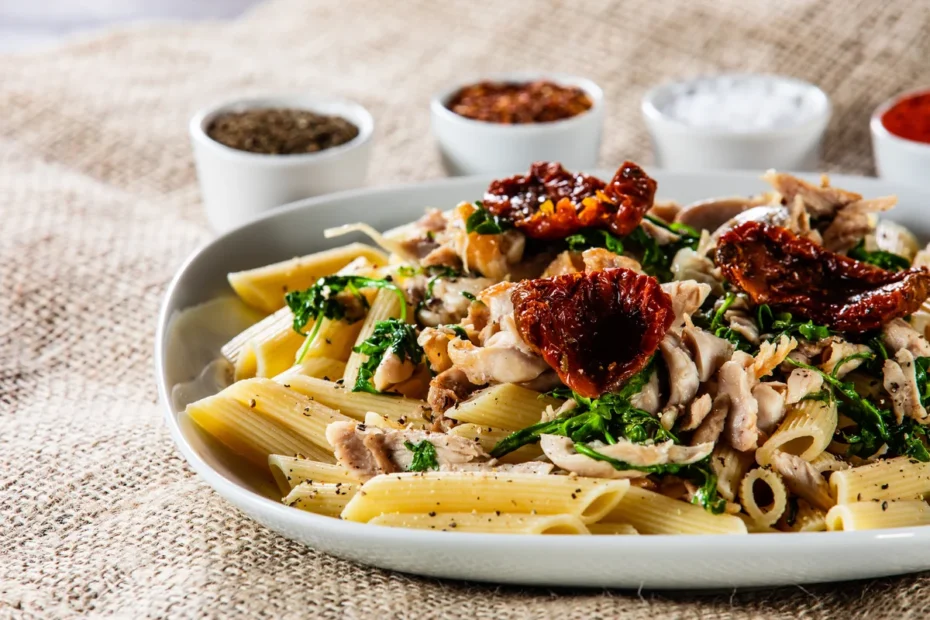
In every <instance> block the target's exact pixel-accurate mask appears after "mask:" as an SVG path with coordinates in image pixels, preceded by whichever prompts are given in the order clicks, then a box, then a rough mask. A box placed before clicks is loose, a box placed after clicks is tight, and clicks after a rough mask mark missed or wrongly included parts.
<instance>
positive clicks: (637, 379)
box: [491, 361, 678, 458]
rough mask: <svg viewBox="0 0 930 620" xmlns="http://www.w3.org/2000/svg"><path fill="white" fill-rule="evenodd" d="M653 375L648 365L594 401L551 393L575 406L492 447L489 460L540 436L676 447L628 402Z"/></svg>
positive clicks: (572, 394) (644, 413) (565, 390)
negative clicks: (651, 441)
mask: <svg viewBox="0 0 930 620" xmlns="http://www.w3.org/2000/svg"><path fill="white" fill-rule="evenodd" d="M653 371H654V363H653V362H651V361H650V363H649V364H648V365H647V366H646V367H645V368H644V369H643V370H641V371H640V372H638V373H637V374H635V375H633V376H632V377H631V378H630V379H629V381H627V382H626V384H625V385H624V386H623V388H622V389H621V390H620V391H619V392H617V393H615V394H604V395H603V396H601V397H600V398H596V399H595V398H586V397H584V396H580V395H579V394H577V393H575V392H573V391H571V390H569V389H568V388H560V389H557V390H553V391H552V392H550V395H551V396H553V397H555V398H565V399H569V398H570V399H573V400H574V401H575V402H576V403H577V405H578V406H577V407H575V408H574V409H572V410H571V411H570V412H568V413H567V414H566V415H565V416H562V417H559V418H556V419H554V420H550V421H548V422H539V423H537V424H534V425H532V426H529V427H527V428H524V429H521V430H519V431H516V432H515V433H512V434H510V435H508V436H507V437H505V438H504V439H502V440H501V441H500V442H498V444H497V445H496V446H494V449H493V450H492V451H491V456H493V457H495V458H500V457H501V456H504V455H505V454H507V453H509V452H513V451H514V450H516V449H517V448H519V447H521V446H524V445H526V444H530V443H536V442H537V441H539V437H540V436H541V435H561V436H563V437H569V438H571V439H572V440H573V441H575V442H587V441H593V440H595V439H599V440H601V441H604V442H605V443H609V444H613V443H617V439H616V438H617V437H623V438H626V439H629V440H630V441H636V442H643V441H646V440H649V439H654V440H655V441H666V440H672V441H674V442H676V443H678V438H677V437H675V435H673V434H672V433H671V432H670V431H667V430H665V428H663V427H662V425H661V424H660V423H659V419H658V418H657V417H656V416H654V415H652V414H651V413H649V412H648V411H643V410H642V409H637V408H636V407H633V405H632V404H631V403H630V399H632V397H633V396H634V395H636V394H638V393H639V392H641V391H642V389H643V387H644V386H645V385H646V383H647V382H648V381H649V377H650V376H651V375H652V373H653Z"/></svg>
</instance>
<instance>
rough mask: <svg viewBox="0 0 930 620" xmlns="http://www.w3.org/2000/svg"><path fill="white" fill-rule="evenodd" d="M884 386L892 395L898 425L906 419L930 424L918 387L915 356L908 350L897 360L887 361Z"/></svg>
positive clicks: (883, 370)
mask: <svg viewBox="0 0 930 620" xmlns="http://www.w3.org/2000/svg"><path fill="white" fill-rule="evenodd" d="M882 373H883V375H884V382H883V385H884V386H885V389H886V390H887V391H888V393H889V394H890V395H891V404H892V405H893V407H894V415H895V419H896V420H897V422H898V424H900V423H901V422H902V421H903V420H904V418H905V417H908V418H913V419H914V420H916V421H917V422H919V423H920V424H928V423H930V416H928V414H927V410H926V409H925V408H924V406H923V405H922V404H921V403H920V388H919V387H918V385H917V365H916V363H915V362H914V355H913V354H912V353H911V352H910V351H908V350H907V349H901V350H899V351H898V352H897V353H896V354H895V358H894V359H893V360H892V359H887V360H885V365H884V367H883V368H882Z"/></svg>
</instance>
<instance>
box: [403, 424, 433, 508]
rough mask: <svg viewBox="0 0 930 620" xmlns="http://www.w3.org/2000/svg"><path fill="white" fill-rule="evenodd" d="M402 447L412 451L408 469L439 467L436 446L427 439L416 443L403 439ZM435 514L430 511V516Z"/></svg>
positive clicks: (422, 469) (420, 469)
mask: <svg viewBox="0 0 930 620" xmlns="http://www.w3.org/2000/svg"><path fill="white" fill-rule="evenodd" d="M404 447H405V448H407V449H408V450H410V451H411V452H413V461H412V462H411V463H410V469H409V470H408V471H426V470H428V469H439V459H437V458H436V447H435V446H434V445H433V444H432V443H430V442H429V441H428V440H426V439H424V440H423V441H421V442H420V443H418V444H414V443H411V442H409V441H405V442H404ZM435 514H436V513H431V516H432V515H435Z"/></svg>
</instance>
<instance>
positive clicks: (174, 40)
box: [0, 0, 930, 619]
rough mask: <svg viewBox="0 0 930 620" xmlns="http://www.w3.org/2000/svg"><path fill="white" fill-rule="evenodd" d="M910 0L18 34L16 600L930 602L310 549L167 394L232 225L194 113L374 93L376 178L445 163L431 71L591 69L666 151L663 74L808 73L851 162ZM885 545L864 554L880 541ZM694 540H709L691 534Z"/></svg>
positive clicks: (405, 606)
mask: <svg viewBox="0 0 930 620" xmlns="http://www.w3.org/2000/svg"><path fill="white" fill-rule="evenodd" d="M928 32H930V5H928V3H927V2H917V1H915V0H889V1H886V2H872V1H866V0H858V1H850V0H837V1H833V2H815V1H813V0H810V1H804V0H792V1H788V2H771V1H766V0H687V1H682V2H661V3H660V2H646V1H645V0H643V1H642V2H609V1H607V0H603V1H594V0H592V1H590V2H584V3H581V2H570V1H568V0H565V1H563V2H529V1H515V2H474V1H467V0H452V1H444V2H434V1H430V0H408V1H405V2H402V3H400V2H384V1H383V0H344V1H339V2H322V1H319V2H304V1H299V0H295V1H293V2H288V1H282V2H275V3H271V4H267V5H261V6H259V7H258V8H257V9H256V10H254V11H253V12H251V13H250V14H248V15H247V16H245V17H244V18H243V19H241V20H238V21H236V22H232V23H207V24H198V25H184V24H173V25H172V24H159V25H147V26H142V27H133V28H130V29H125V30H120V31H116V32H111V33H107V34H104V35H102V36H96V35H95V36H94V37H83V38H78V39H75V40H73V41H71V42H69V43H68V44H66V45H65V46H63V47H60V48H57V49H54V50H49V51H43V52H41V53H32V54H28V55H12V56H6V57H2V58H0V118H2V119H3V120H2V122H0V618H8V617H11V618H20V617H22V618H32V617H46V618H66V617H72V616H78V615H87V616H91V617H93V616H104V615H113V616H118V617H152V618H186V617H198V616H200V617H224V618H256V617H274V618H296V617H323V618H343V617H347V618H365V617H381V618H408V617H409V618H434V617H435V618H438V617H448V618H456V617H461V618H470V619H480V618H498V617H515V618H544V617H559V618H565V619H569V618H586V619H587V618H652V617H659V616H667V617H676V618H762V617H770V618H814V617H843V618H923V617H927V616H928V615H930V578H928V577H925V576H907V577H900V578H895V579H883V580H878V581H872V582H862V583H847V584H839V585H823V586H813V587H807V588H786V589H780V590H774V591H755V592H737V593H732V592H724V593H716V594H706V593H704V594H676V595H668V594H661V595H660V594H650V593H636V592H632V593H631V592H601V591H550V590H544V589H526V588H516V587H491V586H485V585H478V584H467V583H458V582H442V581H435V580H429V579H421V578H417V577H412V576H405V575H399V574H392V573H388V572H384V571H380V570H374V569H369V568H365V567H361V566H357V565H354V564H350V563H348V562H344V561H341V560H337V559H334V558H332V557H328V556H326V555H323V554H320V553H316V552H314V551H312V550H310V549H306V548H304V547H302V546H300V545H298V544H296V543H292V542H290V541H288V540H286V539H284V538H282V537H280V536H277V535H275V534H273V533H271V532H269V531H266V530H264V529H263V528H261V527H259V526H257V525H256V524H254V523H253V522H251V521H249V520H248V519H246V518H245V517H243V516H242V515H240V514H238V513H237V511H236V510H234V509H233V508H231V507H230V506H229V505H228V504H226V502H224V501H223V500H221V499H220V498H219V497H218V496H217V495H215V494H214V493H213V492H212V491H211V490H210V489H209V488H208V487H207V486H206V484H204V483H203V482H202V481H201V480H199V479H198V478H197V477H196V476H194V475H193V474H192V473H191V472H190V470H189V469H188V468H187V467H186V465H185V463H184V462H183V460H182V458H181V457H180V455H179V454H178V452H177V451H176V450H175V448H174V446H173V444H172V441H171V439H170V437H169V436H168V433H167V431H166V429H165V426H164V424H163V423H162V413H161V410H160V409H159V407H158V406H157V404H156V402H155V398H156V395H155V386H154V381H153V373H152V348H153V336H154V329H155V316H156V312H157V308H158V304H159V300H160V298H161V295H162V293H163V291H164V289H165V285H166V283H167V282H168V280H169V278H170V277H171V275H172V273H173V272H174V270H175V269H177V267H178V266H179V265H180V263H181V261H182V260H183V258H184V257H185V256H186V255H187V254H188V253H189V252H191V251H192V250H193V249H194V248H195V247H196V246H197V245H199V244H201V243H203V242H205V241H206V240H208V239H209V238H210V233H209V231H208V229H207V227H206V223H205V219H204V216H203V214H202V212H201V207H200V204H199V195H198V189H197V185H196V177H195V171H194V167H193V164H192V161H191V156H190V150H189V146H188V141H187V135H186V121H187V119H188V118H189V117H190V115H191V114H192V113H193V111H194V110H195V109H197V108H198V107H200V106H202V105H204V104H207V103H210V102H213V101H216V100H219V99H223V98H227V97H231V96H236V95H246V94H255V93H264V92H267V91H281V90H297V89H301V90H310V91H320V92H326V93H331V94H337V95H341V96H344V97H348V98H352V99H356V100H358V101H360V102H361V103H362V104H364V105H365V106H367V107H368V108H369V109H370V110H371V111H372V112H373V113H374V115H375V117H376V119H377V131H376V145H375V149H374V160H373V166H372V170H371V174H370V177H369V180H368V182H369V183H370V184H372V185H375V184H386V183H395V182H402V181H413V180H418V179H425V178H430V177H438V176H440V175H441V174H442V173H441V170H440V167H439V160H438V157H437V155H436V154H435V152H434V148H433V144H432V141H431V138H430V135H429V127H428V114H427V103H428V99H429V96H430V94H431V93H432V92H434V91H436V90H439V89H440V88H442V87H444V86H445V85H447V84H448V83H449V82H450V81H453V80H459V79H460V78H461V76H481V75H482V74H486V73H489V72H496V71H506V70H516V69H527V68H539V69H546V70H553V71H564V72H569V73H580V74H585V75H587V76H589V77H591V78H593V79H594V80H596V81H597V82H598V83H600V84H601V85H602V86H603V87H604V91H605V94H606V101H607V103H608V115H607V122H606V127H605V136H604V138H605V140H604V142H605V143H604V148H603V152H602V163H603V164H604V165H605V166H609V165H611V164H614V165H616V163H617V162H619V161H621V160H622V159H624V158H632V159H636V160H640V161H644V162H646V163H648V162H649V161H650V155H649V146H648V140H647V137H646V135H645V130H644V127H643V124H642V121H641V120H640V114H639V109H638V101H639V98H640V96H641V95H642V94H643V92H644V91H645V90H646V89H647V88H648V87H649V86H651V85H653V84H655V83H657V82H659V81H661V80H665V79H669V78H673V77H678V76H684V75H693V74H696V73H700V72H712V71H720V70H740V71H767V72H778V73H785V74H790V75H794V76H797V77H800V78H803V79H807V80H811V81H813V82H815V83H817V84H819V85H821V86H822V87H823V88H824V89H825V90H826V91H827V92H828V93H829V95H830V96H831V97H832V98H833V102H834V106H835V109H834V117H833V121H832V123H831V125H830V130H829V134H828V137H827V143H826V148H825V167H826V168H827V169H830V170H843V171H846V172H860V173H868V172H870V171H871V169H872V167H871V158H870V154H869V153H870V149H869V142H868V123H867V121H868V116H869V112H870V110H871V109H873V107H874V106H876V105H877V104H878V103H879V102H880V101H882V100H883V99H885V98H886V97H888V96H891V95H893V94H894V93H896V92H898V91H901V90H904V89H906V88H911V87H915V86H918V85H921V84H930V65H928V63H927V58H930V36H928V34H927V33H928ZM867 560H868V559H867V558H863V561H867ZM682 561H683V562H687V561H688V559H687V558H682Z"/></svg>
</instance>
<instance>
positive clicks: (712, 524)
mask: <svg viewBox="0 0 930 620" xmlns="http://www.w3.org/2000/svg"><path fill="white" fill-rule="evenodd" d="M602 521H603V522H605V523H629V524H630V525H632V526H633V527H634V528H635V529H636V531H637V532H639V533H640V534H746V533H747V530H746V524H745V523H743V522H742V520H740V518H739V517H735V516H733V515H715V514H711V513H709V512H707V511H706V510H704V509H703V508H701V507H700V506H697V505H695V504H689V503H688V502H683V501H681V500H679V499H672V498H671V497H666V496H665V495H662V494H660V493H656V492H654V491H647V490H646V489H641V488H639V487H635V486H633V487H630V489H629V490H628V491H627V492H626V494H625V495H624V496H623V499H622V500H621V501H620V503H619V504H617V506H616V507H615V508H614V509H613V510H611V511H610V512H609V513H608V514H607V515H606V516H605V517H604V519H602Z"/></svg>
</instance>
